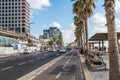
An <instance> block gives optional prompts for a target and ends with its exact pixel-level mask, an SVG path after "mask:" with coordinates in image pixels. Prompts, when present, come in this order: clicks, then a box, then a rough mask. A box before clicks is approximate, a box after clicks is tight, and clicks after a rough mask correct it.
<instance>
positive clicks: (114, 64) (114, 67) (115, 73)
mask: <svg viewBox="0 0 120 80" xmlns="http://www.w3.org/2000/svg"><path fill="white" fill-rule="evenodd" d="M104 6H105V13H106V21H107V26H108V41H109V64H110V69H109V70H110V71H109V79H110V80H120V72H119V61H118V60H119V59H118V54H119V50H118V45H117V34H116V31H115V30H116V24H115V1H114V0H105V2H104Z"/></svg>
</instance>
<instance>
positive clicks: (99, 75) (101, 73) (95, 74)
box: [89, 55, 109, 80]
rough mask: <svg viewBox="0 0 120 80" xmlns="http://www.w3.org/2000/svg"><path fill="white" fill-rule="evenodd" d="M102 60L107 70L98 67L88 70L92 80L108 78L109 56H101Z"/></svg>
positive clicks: (107, 79) (106, 79)
mask: <svg viewBox="0 0 120 80" xmlns="http://www.w3.org/2000/svg"><path fill="white" fill-rule="evenodd" d="M103 60H104V61H105V63H106V65H107V70H104V69H98V70H89V71H90V73H91V75H92V78H93V80H109V58H108V55H104V56H103Z"/></svg>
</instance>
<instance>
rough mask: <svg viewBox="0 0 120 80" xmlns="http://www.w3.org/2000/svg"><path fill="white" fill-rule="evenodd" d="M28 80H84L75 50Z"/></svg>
mask: <svg viewBox="0 0 120 80" xmlns="http://www.w3.org/2000/svg"><path fill="white" fill-rule="evenodd" d="M30 80H85V79H84V75H83V73H82V70H81V66H80V59H79V53H78V52H77V50H72V51H70V52H68V54H67V55H65V56H64V57H63V58H62V59H60V60H59V61H57V62H56V63H55V64H53V65H51V64H50V65H48V66H47V67H46V69H43V70H41V71H39V72H38V73H36V75H35V76H32V77H31V79H30Z"/></svg>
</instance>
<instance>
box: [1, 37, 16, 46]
mask: <svg viewBox="0 0 120 80" xmlns="http://www.w3.org/2000/svg"><path fill="white" fill-rule="evenodd" d="M15 41H16V39H14V38H10V37H4V36H0V47H12V44H13V43H15Z"/></svg>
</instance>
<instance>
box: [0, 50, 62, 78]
mask: <svg viewBox="0 0 120 80" xmlns="http://www.w3.org/2000/svg"><path fill="white" fill-rule="evenodd" d="M56 53H57V55H56ZM60 55H61V54H59V53H58V52H46V53H41V54H39V53H37V54H31V55H22V56H21V55H20V56H15V57H12V58H9V59H4V60H2V61H0V80H16V79H18V78H20V77H22V76H24V75H25V74H27V73H29V72H31V71H33V70H34V69H36V68H38V67H40V66H42V65H44V64H45V63H48V62H49V61H51V60H53V59H54V58H56V57H58V56H60Z"/></svg>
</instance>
